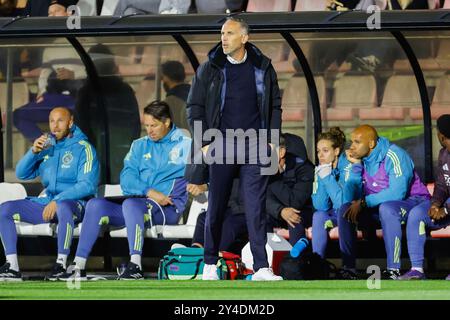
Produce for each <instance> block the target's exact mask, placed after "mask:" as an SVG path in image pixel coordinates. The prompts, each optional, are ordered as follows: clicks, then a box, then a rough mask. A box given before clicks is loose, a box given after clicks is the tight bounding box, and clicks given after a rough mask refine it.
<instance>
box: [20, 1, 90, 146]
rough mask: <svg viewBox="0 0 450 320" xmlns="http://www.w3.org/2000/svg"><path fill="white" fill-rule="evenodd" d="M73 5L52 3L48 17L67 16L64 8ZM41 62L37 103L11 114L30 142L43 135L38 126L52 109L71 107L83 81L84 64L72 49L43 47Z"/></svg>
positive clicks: (68, 47)
mask: <svg viewBox="0 0 450 320" xmlns="http://www.w3.org/2000/svg"><path fill="white" fill-rule="evenodd" d="M76 3H77V1H76V0H52V2H51V4H50V6H49V7H48V16H49V17H61V16H63V17H64V16H68V15H69V14H68V13H67V8H68V7H69V6H71V5H74V4H76ZM42 60H43V61H42V69H41V72H40V75H39V82H38V87H39V89H38V94H37V98H36V101H33V102H30V103H28V104H26V105H24V106H22V107H20V108H18V109H16V110H15V111H14V113H13V122H14V125H15V126H16V128H17V129H18V130H19V131H20V132H21V133H22V134H23V135H24V136H25V137H26V138H27V139H28V140H30V141H34V140H35V139H36V138H37V137H39V136H40V135H41V134H42V132H41V129H40V128H39V127H38V125H37V124H38V123H42V122H45V121H46V120H47V119H48V115H49V113H50V111H51V110H52V109H53V108H54V107H56V106H64V107H67V108H69V109H73V108H74V106H75V97H76V94H77V91H78V89H79V88H80V87H81V85H82V84H83V80H84V79H85V78H86V72H85V69H84V65H83V63H82V62H81V60H80V57H79V56H78V54H77V53H76V51H75V50H74V49H73V48H72V47H71V46H67V47H54V48H53V47H51V48H46V49H45V50H44V52H43V59H42Z"/></svg>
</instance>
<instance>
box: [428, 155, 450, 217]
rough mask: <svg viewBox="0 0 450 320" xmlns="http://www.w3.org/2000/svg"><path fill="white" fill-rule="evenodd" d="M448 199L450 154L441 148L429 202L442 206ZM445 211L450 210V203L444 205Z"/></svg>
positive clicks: (449, 191) (449, 196)
mask: <svg viewBox="0 0 450 320" xmlns="http://www.w3.org/2000/svg"><path fill="white" fill-rule="evenodd" d="M449 198H450V153H449V152H448V151H447V149H445V148H442V149H441V151H439V159H438V165H437V170H436V183H435V185H434V192H433V197H432V198H431V202H432V203H435V204H437V205H439V206H442V205H443V204H444V203H445V202H446V201H447V200H448V199H449ZM445 206H446V207H447V210H450V203H446V204H445Z"/></svg>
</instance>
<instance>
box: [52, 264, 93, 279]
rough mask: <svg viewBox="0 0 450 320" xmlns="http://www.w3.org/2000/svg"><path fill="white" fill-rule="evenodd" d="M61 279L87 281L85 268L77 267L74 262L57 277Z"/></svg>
mask: <svg viewBox="0 0 450 320" xmlns="http://www.w3.org/2000/svg"><path fill="white" fill-rule="evenodd" d="M58 280H61V281H73V280H76V281H87V276H86V270H84V269H80V268H78V267H77V266H76V265H75V263H73V264H71V265H70V266H69V267H68V268H67V272H65V273H64V274H62V275H61V276H59V277H58Z"/></svg>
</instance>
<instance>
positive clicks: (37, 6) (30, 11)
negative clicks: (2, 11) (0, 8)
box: [23, 0, 52, 17]
mask: <svg viewBox="0 0 450 320" xmlns="http://www.w3.org/2000/svg"><path fill="white" fill-rule="evenodd" d="M51 2H52V0H28V1H27V6H26V7H25V10H24V12H23V15H24V16H30V17H47V16H48V7H49V6H50V3H51Z"/></svg>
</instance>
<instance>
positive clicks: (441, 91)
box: [410, 74, 450, 120]
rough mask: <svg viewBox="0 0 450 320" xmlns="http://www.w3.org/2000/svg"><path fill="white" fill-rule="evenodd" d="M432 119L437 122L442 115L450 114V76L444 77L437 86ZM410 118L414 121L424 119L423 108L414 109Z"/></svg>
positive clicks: (432, 107)
mask: <svg viewBox="0 0 450 320" xmlns="http://www.w3.org/2000/svg"><path fill="white" fill-rule="evenodd" d="M430 111H431V118H432V119H433V120H436V119H437V118H439V116H440V115H442V114H445V113H449V112H450V75H449V74H447V75H444V76H442V77H441V78H440V79H439V80H438V81H437V85H436V90H435V92H434V97H433V102H432V104H431V108H430ZM410 116H411V119H413V120H421V119H423V112H422V108H421V107H420V108H413V109H411V110H410Z"/></svg>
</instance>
